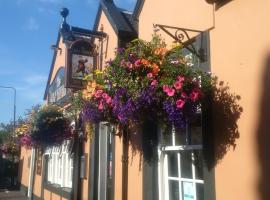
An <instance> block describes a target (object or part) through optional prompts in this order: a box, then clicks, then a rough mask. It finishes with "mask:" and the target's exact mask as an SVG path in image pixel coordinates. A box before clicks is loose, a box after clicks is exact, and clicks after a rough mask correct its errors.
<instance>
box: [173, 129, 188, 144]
mask: <svg viewBox="0 0 270 200" xmlns="http://www.w3.org/2000/svg"><path fill="white" fill-rule="evenodd" d="M185 144H186V131H185V130H184V129H179V128H177V129H176V130H175V145H185Z"/></svg>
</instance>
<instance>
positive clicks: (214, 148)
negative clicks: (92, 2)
mask: <svg viewBox="0 0 270 200" xmlns="http://www.w3.org/2000/svg"><path fill="white" fill-rule="evenodd" d="M269 9H270V2H269V1H267V0H261V1H260V2H256V1H253V0H246V1H241V0H235V1H229V0H208V1H207V0H171V1H169V2H168V1H162V0H155V1H153V0H138V1H137V3H136V6H135V8H134V10H133V12H128V11H125V10H123V9H119V8H117V7H116V5H115V3H114V2H113V1H112V0H101V1H100V5H99V9H98V12H97V16H96V20H95V25H94V27H93V31H92V32H89V31H88V30H83V29H79V28H73V31H74V32H76V33H77V34H86V35H87V34H90V33H93V32H102V33H104V37H102V38H101V39H95V40H94V41H93V42H94V43H95V45H96V52H97V53H96V54H95V57H96V61H97V66H96V67H97V68H98V69H104V67H105V62H106V61H107V60H109V59H113V58H114V55H115V53H114V52H115V49H116V48H118V47H124V46H125V44H126V43H127V42H129V41H131V40H133V39H134V38H137V37H138V38H140V39H143V40H146V41H149V40H151V38H152V34H153V33H154V32H157V31H158V32H157V33H158V34H160V35H161V36H162V37H163V38H164V39H165V41H166V42H167V43H168V44H172V43H173V41H174V40H177V39H179V38H178V37H177V33H184V34H185V33H187V35H188V36H189V37H190V38H189V39H184V41H183V42H188V43H189V45H190V44H193V45H194V48H195V52H190V51H188V50H187V55H189V54H192V55H194V54H198V55H196V56H195V57H196V58H197V59H196V60H197V62H196V66H197V67H200V68H202V69H203V70H205V71H208V72H211V73H212V74H214V75H216V76H217V77H218V78H219V80H221V81H224V82H225V83H224V85H225V86H226V84H227V83H228V86H229V87H225V88H223V90H220V91H219V93H218V94H222V95H221V96H220V97H222V98H223V101H222V102H225V103H224V104H215V102H213V104H212V106H210V107H208V110H206V111H205V112H203V113H202V114H200V115H199V116H198V118H199V119H201V117H202V119H203V120H198V123H194V124H192V125H191V127H190V128H191V129H190V132H191V133H192V134H194V135H195V136H194V138H195V139H194V140H192V141H191V142H190V143H185V141H186V139H185V138H177V130H175V131H172V134H171V135H170V136H169V138H163V136H162V133H160V130H159V129H158V128H154V127H157V126H156V124H155V125H153V124H152V125H150V127H144V128H145V129H143V131H142V134H139V135H138V134H133V133H128V134H126V135H125V134H124V135H123V136H122V137H119V136H117V135H114V134H113V132H112V129H113V127H112V126H110V125H108V124H106V123H101V124H97V125H96V129H95V131H96V132H95V134H94V137H93V138H92V140H90V139H87V140H82V141H79V140H78V144H77V147H78V148H77V150H73V151H70V150H69V149H68V147H67V146H68V144H66V146H65V145H63V147H61V148H63V149H61V150H60V149H50V150H47V151H42V153H39V151H38V150H36V151H35V152H34V151H33V150H29V149H25V148H22V153H21V161H22V162H21V165H22V172H21V186H22V189H24V190H26V191H27V192H28V195H29V196H31V195H32V196H33V198H34V199H53V200H54V199H83V200H86V199H92V200H113V199H114V200H118V199H123V200H132V199H134V200H135V199H136V200H137V199H141V200H148V199H149V200H150V199H151V200H156V199H159V200H172V199H173V200H201V199H204V200H225V199H226V200H227V199H230V200H238V199H245V200H258V199H260V200H268V199H269V198H270V194H269V193H270V192H269V189H268V187H267V186H268V179H269V177H270V175H269V172H268V171H269V170H268V169H269V166H270V165H269V161H268V160H269V159H268V156H267V155H268V154H267V152H268V150H267V149H268V139H269V136H268V132H269V131H268V126H267V125H268V123H267V122H268V119H269V114H268V113H270V111H269V106H268V102H269V94H268V89H269V87H270V81H269V80H270V78H269V75H268V74H269V67H270V66H269V49H270V39H269V35H270V28H269V27H270V20H269V17H268V11H269ZM153 25H154V26H153ZM71 30H72V28H71ZM168 32H169V33H171V34H169V33H168ZM175 33H176V35H175ZM56 47H57V48H56V50H55V54H54V58H53V62H52V67H51V71H50V74H49V79H48V84H47V89H46V92H45V99H47V100H48V101H49V96H48V91H49V86H50V85H52V84H53V81H54V80H55V77H57V74H58V75H59V74H61V68H62V70H63V74H64V76H65V73H64V72H65V70H64V69H65V67H66V66H67V60H66V57H67V55H66V52H67V51H66V45H65V43H64V42H63V37H62V35H61V34H60V33H59V36H58V40H57V43H56ZM60 49H61V50H60ZM70 92H72V91H70ZM230 94H236V95H239V96H240V97H241V98H238V99H239V100H237V101H230V100H232V98H230ZM60 97H61V96H60ZM60 97H59V98H60ZM52 98H56V97H52ZM61 98H62V97H61ZM61 98H60V99H61ZM236 102H237V105H239V106H240V107H241V108H242V109H243V110H241V109H240V110H235V109H236V108H238V107H237V105H236ZM144 131H146V132H147V133H151V134H146V133H144ZM149 135H150V136H151V138H149ZM130 140H134V141H136V142H137V146H139V147H140V148H141V149H143V150H142V152H143V153H140V152H136V151H134V149H133V147H132V145H130V143H129V141H130ZM150 140H151V142H152V143H153V146H152V148H151V149H148V148H147V145H146V143H147V141H150ZM75 146H76V145H75ZM60 152H61V153H60ZM72 152H73V153H72ZM149 152H150V153H149ZM60 154H61V156H59V155H60ZM71 154H73V155H71ZM31 155H32V157H31ZM53 155H55V156H53ZM65 156H66V157H65ZM149 156H150V157H155V158H156V159H150V160H151V161H149V159H148V158H149ZM54 157H55V158H54ZM59 157H61V159H60V161H54V159H55V160H57V159H59ZM31 158H32V159H31ZM39 167H40V170H38V168H39ZM58 168H59V173H55V170H56V169H58ZM64 168H65V169H64ZM46 169H48V170H46ZM61 174H62V175H61ZM63 174H65V175H63ZM56 176H58V177H56ZM46 181H49V182H48V184H47V182H46ZM31 185H32V186H31Z"/></svg>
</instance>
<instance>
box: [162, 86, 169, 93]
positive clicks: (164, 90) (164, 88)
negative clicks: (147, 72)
mask: <svg viewBox="0 0 270 200" xmlns="http://www.w3.org/2000/svg"><path fill="white" fill-rule="evenodd" d="M162 89H163V92H167V91H168V90H169V89H170V87H169V86H168V85H163V87H162Z"/></svg>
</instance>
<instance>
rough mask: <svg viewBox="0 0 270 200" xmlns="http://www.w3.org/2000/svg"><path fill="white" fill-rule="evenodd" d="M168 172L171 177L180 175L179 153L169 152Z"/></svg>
mask: <svg viewBox="0 0 270 200" xmlns="http://www.w3.org/2000/svg"><path fill="white" fill-rule="evenodd" d="M167 156H168V170H169V172H168V174H169V176H170V177H178V159H177V153H168V154H167Z"/></svg>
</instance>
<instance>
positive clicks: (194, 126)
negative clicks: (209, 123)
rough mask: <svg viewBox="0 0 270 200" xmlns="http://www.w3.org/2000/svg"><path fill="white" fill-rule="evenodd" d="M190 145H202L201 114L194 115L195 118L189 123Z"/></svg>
mask: <svg viewBox="0 0 270 200" xmlns="http://www.w3.org/2000/svg"><path fill="white" fill-rule="evenodd" d="M190 133H191V144H193V145H196V144H197V145H199V144H202V123H201V113H198V114H196V116H195V118H194V119H193V120H192V121H191V123H190Z"/></svg>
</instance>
